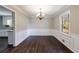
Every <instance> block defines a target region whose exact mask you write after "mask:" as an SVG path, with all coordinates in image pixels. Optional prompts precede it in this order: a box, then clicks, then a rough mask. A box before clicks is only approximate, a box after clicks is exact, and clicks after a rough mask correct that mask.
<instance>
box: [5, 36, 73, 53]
mask: <svg viewBox="0 0 79 59" xmlns="http://www.w3.org/2000/svg"><path fill="white" fill-rule="evenodd" d="M4 52H5V53H72V52H71V51H70V50H69V49H67V48H66V47H65V46H64V45H62V44H61V43H60V42H59V41H58V40H57V39H56V38H55V37H53V36H30V37H28V38H27V39H26V40H24V41H23V42H22V43H21V44H20V45H18V46H17V47H15V48H10V47H9V48H7V49H6V50H5V51H4Z"/></svg>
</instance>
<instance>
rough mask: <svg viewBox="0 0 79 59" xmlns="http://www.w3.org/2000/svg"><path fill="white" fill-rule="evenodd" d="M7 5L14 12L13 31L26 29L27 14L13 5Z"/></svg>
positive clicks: (27, 22)
mask: <svg viewBox="0 0 79 59" xmlns="http://www.w3.org/2000/svg"><path fill="white" fill-rule="evenodd" d="M7 7H8V8H10V9H11V10H13V11H14V12H15V31H17V32H19V31H23V30H26V29H27V27H28V24H29V20H28V18H27V16H25V15H24V14H23V13H22V11H21V10H20V9H17V8H16V6H15V5H14V6H13V5H7Z"/></svg>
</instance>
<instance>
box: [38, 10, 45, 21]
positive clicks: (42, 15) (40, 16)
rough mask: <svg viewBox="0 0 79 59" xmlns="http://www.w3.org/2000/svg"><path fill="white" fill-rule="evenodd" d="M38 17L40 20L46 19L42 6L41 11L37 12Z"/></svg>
mask: <svg viewBox="0 0 79 59" xmlns="http://www.w3.org/2000/svg"><path fill="white" fill-rule="evenodd" d="M37 19H39V20H42V19H44V14H43V13H42V8H40V12H39V13H38V14H37Z"/></svg>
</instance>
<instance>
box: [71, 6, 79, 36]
mask: <svg viewBox="0 0 79 59" xmlns="http://www.w3.org/2000/svg"><path fill="white" fill-rule="evenodd" d="M70 25H71V26H70V32H71V33H74V34H78V35H79V26H78V25H79V5H75V6H74V5H73V6H71V8H70Z"/></svg>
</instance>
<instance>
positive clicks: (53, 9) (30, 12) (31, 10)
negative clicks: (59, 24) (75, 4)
mask: <svg viewBox="0 0 79 59" xmlns="http://www.w3.org/2000/svg"><path fill="white" fill-rule="evenodd" d="M68 6H69V5H18V7H19V8H20V9H22V10H23V11H24V13H25V14H26V15H27V16H28V17H29V18H35V17H36V15H37V14H38V13H39V11H40V8H42V12H43V13H44V14H45V15H46V17H48V18H50V17H54V16H55V15H57V14H58V13H59V12H60V11H63V10H65V8H67V7H68Z"/></svg>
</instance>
